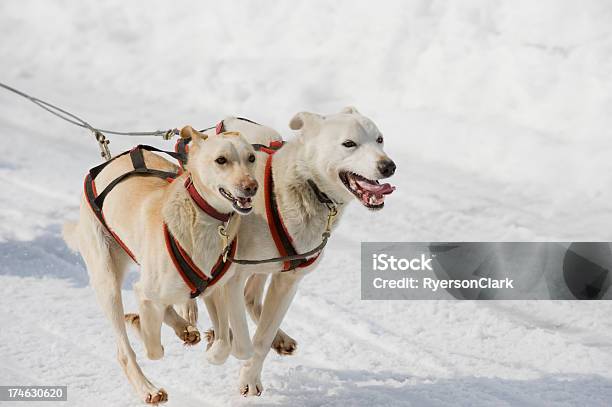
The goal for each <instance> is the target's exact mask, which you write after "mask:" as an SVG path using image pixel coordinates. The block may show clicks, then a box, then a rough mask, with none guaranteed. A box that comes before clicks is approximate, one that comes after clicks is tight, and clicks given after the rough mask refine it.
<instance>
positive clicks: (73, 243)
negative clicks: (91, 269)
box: [62, 222, 79, 252]
mask: <svg viewBox="0 0 612 407" xmlns="http://www.w3.org/2000/svg"><path fill="white" fill-rule="evenodd" d="M62 235H63V236H64V241H65V242H66V244H67V245H68V247H69V248H70V250H72V251H74V252H78V251H79V224H78V223H77V222H66V223H64V227H63V228H62Z"/></svg>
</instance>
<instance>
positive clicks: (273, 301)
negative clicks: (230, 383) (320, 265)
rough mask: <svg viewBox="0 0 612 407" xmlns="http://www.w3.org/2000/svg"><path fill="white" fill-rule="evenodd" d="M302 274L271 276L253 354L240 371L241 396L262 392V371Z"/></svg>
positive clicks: (290, 273)
mask: <svg viewBox="0 0 612 407" xmlns="http://www.w3.org/2000/svg"><path fill="white" fill-rule="evenodd" d="M301 278H302V275H301V273H294V272H288V273H279V274H275V275H273V276H272V282H271V283H270V287H269V288H268V292H267V293H266V299H265V301H264V304H263V309H262V312H261V316H260V319H259V324H258V325H257V331H255V335H254V336H253V347H254V354H253V357H252V358H251V359H249V360H248V361H247V362H246V363H245V364H244V365H243V366H242V369H240V393H241V394H242V395H244V396H259V395H260V394H261V392H262V391H263V385H262V384H261V370H262V368H263V362H264V360H265V358H266V356H267V354H268V352H269V351H270V345H272V341H273V340H274V336H275V335H276V332H277V330H278V327H279V326H280V324H281V322H282V320H283V318H284V317H285V314H286V313H287V310H288V309H289V305H291V301H293V298H294V297H295V292H296V291H297V287H298V284H299V282H300V280H301Z"/></svg>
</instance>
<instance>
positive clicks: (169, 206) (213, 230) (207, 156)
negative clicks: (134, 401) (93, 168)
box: [64, 127, 257, 404]
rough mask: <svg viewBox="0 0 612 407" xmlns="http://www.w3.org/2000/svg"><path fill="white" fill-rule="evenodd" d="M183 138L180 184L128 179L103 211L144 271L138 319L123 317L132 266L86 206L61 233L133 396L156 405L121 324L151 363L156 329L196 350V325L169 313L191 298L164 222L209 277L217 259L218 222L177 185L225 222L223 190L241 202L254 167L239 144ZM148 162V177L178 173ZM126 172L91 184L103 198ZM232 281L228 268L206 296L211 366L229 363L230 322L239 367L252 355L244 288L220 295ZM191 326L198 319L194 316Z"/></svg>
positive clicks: (150, 157)
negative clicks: (191, 188)
mask: <svg viewBox="0 0 612 407" xmlns="http://www.w3.org/2000/svg"><path fill="white" fill-rule="evenodd" d="M182 135H183V136H191V137H192V139H193V141H192V143H191V145H190V152H189V160H188V163H187V167H186V171H185V174H183V175H181V176H180V177H179V178H177V179H176V180H175V181H174V182H172V183H170V184H168V183H167V182H166V181H165V180H162V179H159V178H156V177H138V176H134V177H131V178H128V179H126V180H124V181H123V182H121V183H120V184H118V185H117V186H116V187H115V188H114V189H113V191H112V192H111V193H110V194H109V195H108V196H107V198H106V201H105V203H104V215H105V219H106V221H107V223H108V225H109V226H110V228H111V229H112V230H113V231H114V232H115V233H117V235H118V236H120V237H121V239H122V240H123V241H124V242H125V244H126V245H127V246H128V247H129V248H130V249H131V250H132V252H133V253H134V254H135V256H136V258H137V259H138V261H139V263H140V266H141V267H140V269H141V271H140V273H141V275H140V280H139V281H138V282H137V283H136V284H134V292H135V293H136V296H137V298H138V305H139V315H136V314H130V315H124V309H123V304H122V299H121V284H122V281H123V277H124V275H125V271H126V268H127V267H128V265H129V264H130V262H131V259H130V258H129V256H128V255H127V254H126V253H125V252H124V250H123V249H122V248H121V247H120V246H119V245H118V244H117V243H116V242H115V240H114V239H113V238H112V237H111V236H110V235H109V234H108V233H107V231H106V230H105V229H104V227H103V226H102V225H101V224H100V222H99V221H98V219H97V218H96V217H95V216H94V214H93V212H92V211H91V209H90V207H89V205H88V203H87V201H86V198H85V197H84V196H83V199H82V201H81V208H80V218H79V221H78V224H67V225H66V227H65V228H64V236H65V240H66V241H67V243H68V245H69V246H70V247H72V248H74V249H76V250H78V251H79V252H80V253H81V255H82V256H83V259H84V260H85V264H86V265H87V270H88V272H89V275H90V279H91V284H92V286H93V287H94V289H95V291H96V296H97V299H98V302H99V303H100V305H101V307H102V309H103V310H104V312H105V314H106V316H107V318H108V319H109V320H110V322H111V325H112V327H113V329H114V331H115V335H116V338H117V348H118V359H119V363H120V364H121V366H122V368H123V370H124V371H125V373H126V375H127V378H128V380H129V381H130V383H131V384H132V386H133V387H134V389H135V390H136V392H137V394H138V395H139V396H140V397H142V398H143V399H144V400H145V402H147V403H152V404H156V403H159V402H164V401H166V400H167V393H166V392H165V391H164V390H163V389H161V388H159V387H157V386H155V385H153V384H152V383H151V382H150V381H149V380H148V379H147V378H146V377H145V375H144V374H143V372H142V371H141V369H140V367H139V366H138V363H137V361H136V356H135V354H134V351H133V350H132V347H131V346H130V343H129V340H128V336H127V333H126V322H127V323H128V324H130V325H132V326H133V327H134V328H135V329H136V331H137V332H138V334H139V336H140V337H141V339H142V341H143V343H144V347H145V349H146V353H147V356H148V357H149V358H150V359H159V358H161V357H162V356H163V354H164V348H163V347H162V344H161V337H160V329H161V324H162V322H165V323H167V324H168V325H170V326H172V328H173V329H174V330H175V332H176V333H177V335H178V336H179V337H180V338H181V339H183V340H184V341H185V342H186V343H187V344H193V343H196V342H197V341H198V340H199V333H198V332H197V329H196V328H195V324H194V323H193V322H191V323H190V322H189V321H187V320H185V319H184V318H182V317H180V316H179V315H178V314H176V312H175V311H174V309H173V307H172V305H177V304H178V305H181V304H184V303H186V302H187V301H188V300H189V294H190V291H189V288H188V287H187V285H186V284H185V282H184V281H183V280H182V278H181V276H180V275H179V273H178V272H177V270H176V268H175V266H174V264H173V263H172V260H171V259H170V257H169V255H168V253H167V250H166V246H165V240H164V235H163V228H162V225H163V222H165V223H166V224H167V225H168V227H169V229H170V231H171V233H172V234H173V235H174V237H175V238H176V239H177V240H178V241H179V243H180V244H181V246H182V247H183V248H184V249H185V250H186V252H187V253H189V254H190V256H191V257H192V259H193V261H194V262H195V263H196V264H197V265H198V266H199V267H200V268H201V269H202V270H203V271H204V272H207V273H208V272H209V271H210V269H211V267H212V266H213V264H214V263H215V262H216V260H217V258H218V256H219V254H220V253H221V249H222V248H221V242H220V240H219V238H218V235H217V228H218V226H219V225H220V224H221V222H220V221H218V220H216V219H214V218H212V217H210V216H209V215H207V214H205V213H204V212H203V211H202V210H200V209H199V208H198V207H197V206H196V205H195V204H194V203H193V201H192V200H191V198H190V197H189V195H188V193H187V192H186V190H185V188H184V185H183V184H184V180H185V177H186V176H187V174H188V173H190V174H191V177H192V180H193V183H194V185H195V187H196V189H197V190H198V192H199V193H200V194H201V195H202V196H203V197H204V198H205V199H206V200H207V201H208V203H209V204H210V205H211V206H213V207H214V208H215V209H217V210H218V211H219V212H222V213H229V212H232V211H233V206H232V203H231V202H230V201H228V200H227V199H226V198H225V197H224V196H223V195H222V194H221V193H220V192H219V188H220V187H222V188H224V189H225V190H226V191H229V192H230V193H231V194H232V195H233V196H234V197H240V196H245V192H244V191H245V185H249V186H251V187H252V188H253V187H255V188H256V186H257V184H256V181H255V180H254V177H253V175H254V167H255V165H254V164H253V163H251V162H250V161H249V156H251V155H253V154H254V151H253V148H252V147H251V145H250V143H248V142H247V140H245V139H244V138H243V137H242V136H241V135H240V134H236V133H224V134H221V135H214V136H208V137H206V136H204V135H202V134H200V133H198V132H196V131H194V130H193V129H191V128H190V127H186V128H184V129H183V131H182ZM144 156H145V162H146V165H147V166H148V167H149V168H155V169H161V170H166V171H176V170H177V168H176V166H175V165H174V164H172V163H170V162H169V161H167V160H165V159H163V158H162V157H160V156H158V155H156V154H152V153H149V152H144ZM220 156H223V157H225V158H226V159H227V163H226V164H223V165H220V164H219V163H216V162H215V160H216V159H217V158H218V157H220ZM132 168H133V167H132V164H131V160H130V157H129V155H126V156H123V157H120V158H117V159H116V160H115V161H113V162H112V163H111V164H109V165H108V166H107V167H106V168H105V169H104V170H103V171H102V172H101V173H100V174H99V176H98V177H97V178H96V181H95V182H96V188H97V190H98V191H102V190H103V189H104V188H105V187H106V185H108V184H109V183H110V182H111V181H112V180H113V179H115V178H116V177H118V176H119V175H121V174H123V173H126V172H127V171H130V170H132ZM246 196H248V195H246ZM233 218H235V219H234V220H233V221H232V222H231V224H232V228H231V229H232V230H230V231H229V232H230V236H231V237H232V238H233V236H234V235H235V233H236V230H237V228H238V226H239V222H238V219H240V217H237V216H234V217H233ZM239 245H240V243H239ZM232 273H233V268H230V270H228V272H227V273H226V274H225V275H224V277H223V278H222V279H221V280H220V281H219V282H218V283H217V284H216V285H215V286H214V287H211V289H210V290H206V291H205V293H204V294H203V295H205V296H209V297H211V298H214V299H215V305H216V313H215V318H216V321H218V322H217V323H215V329H216V330H217V331H216V338H215V344H214V345H213V346H212V347H211V348H210V349H209V351H208V352H207V357H208V359H209V361H211V362H212V363H222V362H223V361H225V359H226V358H227V356H228V355H229V353H230V350H231V345H230V336H229V335H230V333H229V327H228V321H229V322H230V323H231V324H232V326H234V329H233V342H234V352H235V353H236V354H238V356H242V357H243V358H247V357H248V356H250V355H251V353H252V345H251V342H250V338H249V333H248V330H247V331H241V330H240V328H241V327H242V326H245V325H246V319H245V316H244V315H245V312H244V306H243V303H242V296H243V293H242V288H240V287H236V286H231V287H229V286H225V287H224V286H223V285H224V284H225V282H226V281H228V280H229V279H230V278H231V276H232ZM232 298H237V300H235V299H232ZM192 312H193V310H192ZM190 317H191V319H192V320H193V319H195V318H194V316H193V314H192V315H191V316H190Z"/></svg>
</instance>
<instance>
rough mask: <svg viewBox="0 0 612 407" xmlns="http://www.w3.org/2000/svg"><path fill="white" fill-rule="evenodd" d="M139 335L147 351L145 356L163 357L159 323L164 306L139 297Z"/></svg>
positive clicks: (162, 315)
mask: <svg viewBox="0 0 612 407" xmlns="http://www.w3.org/2000/svg"><path fill="white" fill-rule="evenodd" d="M138 305H139V307H138V308H139V310H140V312H139V313H140V337H141V339H142V342H143V344H144V347H145V350H146V351H147V357H148V358H149V359H152V360H158V359H161V358H162V357H164V347H163V346H162V344H161V325H162V322H163V320H164V314H165V311H166V307H165V306H163V305H160V304H156V303H154V302H153V301H151V300H147V299H139V304H138Z"/></svg>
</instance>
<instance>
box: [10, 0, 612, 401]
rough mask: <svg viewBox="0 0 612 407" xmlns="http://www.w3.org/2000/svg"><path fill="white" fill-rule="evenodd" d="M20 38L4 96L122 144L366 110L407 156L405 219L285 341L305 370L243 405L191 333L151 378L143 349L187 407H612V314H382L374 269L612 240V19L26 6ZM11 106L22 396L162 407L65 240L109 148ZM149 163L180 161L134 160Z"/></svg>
mask: <svg viewBox="0 0 612 407" xmlns="http://www.w3.org/2000/svg"><path fill="white" fill-rule="evenodd" d="M0 23H1V24H0V37H1V38H2V42H0V58H1V59H2V61H3V65H2V69H1V72H2V74H1V75H0V76H1V80H2V81H4V82H6V83H8V84H10V85H12V86H15V87H17V88H20V89H23V90H25V91H27V92H31V93H33V94H35V95H36V96H39V97H41V98H43V99H47V100H49V101H51V102H54V103H57V104H58V105H60V106H62V107H65V108H67V109H69V110H71V111H74V112H77V113H78V114H80V115H82V116H83V117H84V118H86V119H88V120H89V121H90V122H92V123H94V124H95V125H97V126H100V127H106V128H116V129H122V130H154V129H165V128H170V127H180V126H182V125H184V124H192V125H195V126H202V127H205V126H209V125H212V124H214V123H215V122H216V121H217V120H219V119H220V118H222V117H223V116H225V115H240V116H245V117H249V118H252V119H254V120H257V121H260V122H263V123H266V124H268V125H271V126H273V127H275V128H277V129H278V130H279V131H281V132H282V133H283V134H285V135H286V137H287V138H290V137H291V134H290V132H289V130H288V127H287V123H288V121H289V119H290V117H291V115H293V114H294V113H296V112H297V111H300V110H312V111H317V112H322V113H327V112H335V111H338V110H340V109H341V108H342V107H343V106H345V105H355V106H357V108H358V109H360V110H361V111H362V112H363V113H364V114H366V115H368V116H369V117H371V118H372V119H373V120H374V121H375V122H376V123H377V125H378V126H379V127H380V129H381V130H382V131H383V133H384V134H385V136H386V145H387V146H386V148H387V151H388V152H389V153H390V155H391V156H392V157H393V158H394V160H395V161H396V162H397V164H398V172H397V174H396V176H395V177H394V179H393V182H394V184H396V185H398V190H397V191H396V193H394V194H393V195H392V196H391V197H389V199H388V201H387V206H386V208H385V210H384V211H383V212H381V213H376V214H370V213H367V212H366V211H365V209H363V208H361V207H358V206H357V205H353V207H352V208H350V210H349V213H348V215H347V216H346V217H345V218H344V220H343V223H342V224H341V225H340V227H339V229H338V231H337V233H336V234H335V235H334V236H333V239H332V241H331V243H330V246H329V249H328V253H327V255H326V257H325V259H324V260H323V262H322V264H321V266H320V268H319V269H318V270H317V271H316V272H315V273H314V274H312V275H311V276H309V277H308V278H307V279H305V281H304V283H303V284H302V286H301V287H300V290H299V292H298V296H297V298H296V301H295V302H294V304H293V306H292V308H291V309H290V311H289V314H288V316H287V318H286V319H285V322H284V324H283V327H285V328H286V330H287V332H289V333H290V334H291V335H293V336H294V337H295V338H296V339H297V340H298V342H299V350H298V353H297V355H295V356H292V357H280V356H277V355H272V354H271V355H270V356H269V358H268V360H267V363H266V365H265V367H264V372H263V383H264V386H265V387H266V389H265V391H264V394H263V396H262V397H261V398H259V399H254V400H243V399H242V398H241V397H240V396H238V394H237V389H236V386H237V374H238V368H239V363H238V362H237V361H235V360H230V361H229V362H228V363H227V364H226V365H224V366H220V367H216V366H211V365H208V364H207V363H206V361H205V357H204V348H203V346H197V347H195V348H193V349H185V348H183V347H182V345H181V344H180V343H179V341H177V340H176V338H175V337H174V336H173V334H172V332H171V331H170V330H169V329H164V332H163V335H164V345H165V347H166V356H165V357H164V359H163V360H162V361H149V360H146V358H144V355H143V352H142V347H141V345H140V344H139V342H138V341H137V340H136V339H135V338H134V340H133V341H132V342H133V344H134V347H135V349H136V352H137V355H138V356H139V361H140V363H141V366H142V367H143V370H144V371H145V373H146V374H147V375H148V376H149V377H150V378H151V379H152V380H153V381H154V382H155V383H158V384H159V385H161V386H163V387H164V388H165V389H166V390H168V392H169V396H170V401H169V403H168V405H170V406H184V405H195V404H199V405H205V406H207V405H211V406H218V405H251V404H253V405H284V404H292V405H304V406H311V405H312V406H318V405H332V406H334V405H338V406H340V405H342V406H345V405H388V406H395V405H402V406H403V405H412V406H438V405H442V406H456V405H471V406H473V405H476V406H478V405H483V406H484V405H520V406H525V405H533V406H536V405H561V406H575V405H593V406H599V405H601V406H603V405H609V404H610V400H611V399H612V373H611V370H610V366H611V364H612V335H611V334H612V320H611V319H610V313H611V311H612V305H611V304H610V303H608V302H563V301H554V302H553V301H534V302H527V301H522V302H519V301H514V302H469V301H463V302H452V301H418V302H407V301H395V302H385V301H361V300H360V299H359V298H360V289H359V260H358V259H359V242H360V241H393V240H402V241H436V240H442V241H453V240H456V241H473V240H483V241H487V240H493V241H556V240H559V241H580V240H595V241H610V240H611V237H612V234H611V232H610V228H609V225H610V224H611V222H612V211H611V210H610V209H609V202H610V199H611V198H612V193H611V190H610V185H612V160H610V159H609V157H610V153H612V140H611V138H610V134H609V128H610V127H611V125H612V78H611V77H610V75H609V73H610V71H611V69H612V35H610V34H612V24H611V23H612V5H611V4H610V3H609V2H606V1H595V0H592V1H588V0H587V1H580V2H579V1H569V0H567V1H553V0H542V1H538V2H533V1H527V0H521V1H513V2H507V1H494V0H473V1H462V2H451V1H425V0H422V1H410V2H406V1H399V0H398V1H387V2H378V3H377V4H376V7H375V8H373V5H372V2H366V1H336V2H324V1H293V2H283V3H278V2H272V1H266V2H262V1H260V2H256V3H254V2H247V1H239V2H238V1H236V2H223V3H219V2H203V1H197V2H196V1H189V2H188V1H185V2H180V3H177V4H173V5H172V6H169V5H168V4H167V3H166V2H161V1H150V2H147V5H146V7H145V6H144V4H139V3H134V2H120V1H118V0H113V1H109V2H104V3H103V4H102V3H99V2H94V1H81V2H78V3H75V2H69V1H67V0H64V1H56V2H44V1H42V0H41V1H30V0H27V1H24V0H19V1H17V0H8V1H3V2H2V3H0ZM0 106H2V110H1V111H2V113H1V114H0V134H1V135H2V138H3V142H2V143H0V181H2V189H1V190H0V259H1V261H0V325H1V326H2V329H0V384H23V385H26V384H65V385H68V394H69V401H68V403H61V405H62V406H64V405H74V406H81V405H85V404H88V405H112V406H134V405H140V403H139V401H138V400H137V399H136V398H135V396H134V395H133V393H132V389H131V388H130V386H129V384H128V382H127V380H126V379H125V378H124V376H123V373H122V372H121V369H120V367H119V365H118V363H117V362H116V359H115V347H114V339H113V338H112V336H111V332H110V329H109V328H108V325H107V322H106V320H105V319H104V317H103V315H102V313H101V312H100V310H99V309H98V307H97V305H96V303H95V300H94V298H93V292H92V290H91V288H90V287H89V285H88V277H87V274H86V271H85V269H84V268H83V264H82V262H81V261H80V260H79V258H78V256H76V255H74V254H72V253H70V252H69V251H68V249H67V248H66V247H65V245H64V243H63V241H62V240H61V237H60V225H61V224H62V223H63V222H64V221H65V220H66V219H69V218H75V217H76V214H77V208H78V202H79V200H78V198H79V194H80V192H81V187H82V179H83V175H84V173H85V171H86V170H87V169H88V168H89V167H91V166H93V165H94V164H96V163H98V162H99V160H100V158H99V155H98V152H97V147H96V144H95V143H94V142H93V141H92V138H91V136H90V135H89V134H88V133H87V132H85V131H82V130H79V129H77V128H74V127H72V126H70V125H68V124H66V123H63V122H61V121H58V120H57V119H56V118H54V117H53V116H50V115H49V114H48V113H46V112H44V111H42V110H40V109H37V108H36V107H35V106H34V105H32V104H30V103H29V102H27V101H24V100H20V99H18V98H16V97H15V96H13V95H10V94H8V93H6V92H0ZM137 142H147V143H153V144H155V145H158V146H164V145H166V146H168V144H167V143H164V142H162V141H159V140H150V139H138V140H134V139H128V138H121V137H112V142H111V145H110V147H111V150H112V151H113V152H119V151H122V150H123V149H126V148H128V147H129V146H131V145H133V144H135V143H137ZM136 278H137V272H136V271H134V272H133V273H131V274H130V275H129V276H128V281H127V282H126V284H125V287H124V288H125V291H124V299H125V302H126V309H127V310H128V312H129V311H134V310H135V309H136V307H135V303H134V299H133V295H132V292H131V284H132V282H133V281H134V280H135V279H136ZM202 314H203V315H205V313H202ZM207 327H208V321H207V319H206V317H205V316H204V317H203V318H202V321H201V326H200V328H201V329H206V328H207ZM3 405H4V404H3ZM19 405H24V404H19ZM49 405H50V406H51V405H53V403H49Z"/></svg>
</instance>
